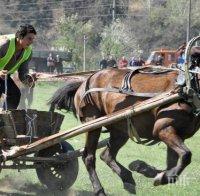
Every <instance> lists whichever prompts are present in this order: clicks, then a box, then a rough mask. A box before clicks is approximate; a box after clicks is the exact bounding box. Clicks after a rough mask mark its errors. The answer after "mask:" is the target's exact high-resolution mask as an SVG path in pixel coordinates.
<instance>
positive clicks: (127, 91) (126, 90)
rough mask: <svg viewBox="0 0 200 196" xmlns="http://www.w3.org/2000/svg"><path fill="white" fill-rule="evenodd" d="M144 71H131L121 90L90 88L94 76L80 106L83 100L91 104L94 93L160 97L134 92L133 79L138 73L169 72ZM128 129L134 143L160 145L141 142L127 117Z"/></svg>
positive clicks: (154, 94)
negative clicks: (91, 94)
mask: <svg viewBox="0 0 200 196" xmlns="http://www.w3.org/2000/svg"><path fill="white" fill-rule="evenodd" d="M143 69H144V67H142V68H140V67H139V68H137V69H135V70H129V71H128V72H127V73H126V74H125V76H124V78H123V80H122V85H121V87H120V88H116V87H109V88H90V87H89V80H90V78H91V77H92V76H93V75H94V74H92V75H91V76H90V77H89V78H88V79H87V81H86V90H85V93H84V94H83V96H82V97H81V100H80V104H81V102H82V101H83V100H85V101H86V103H87V102H88V103H91V101H92V99H91V98H90V96H89V95H90V93H93V92H112V93H121V94H125V95H130V96H136V97H147V98H152V97H154V96H156V95H159V94H160V93H137V92H134V90H133V89H132V87H131V79H132V77H133V76H134V75H135V74H137V73H144V74H159V73H163V72H168V71H169V70H164V71H162V72H160V71H144V70H143ZM127 127H128V135H129V138H130V139H131V140H133V141H134V142H136V143H138V144H146V145H153V144H155V143H158V141H152V140H148V139H145V140H141V138H140V137H139V135H138V133H137V131H136V129H135V127H134V125H133V123H132V120H131V119H130V118H129V117H127ZM135 139H136V140H135ZM147 143H148V144H147Z"/></svg>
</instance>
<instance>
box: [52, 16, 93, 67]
mask: <svg viewBox="0 0 200 196" xmlns="http://www.w3.org/2000/svg"><path fill="white" fill-rule="evenodd" d="M92 29H93V25H92V23H91V21H87V22H82V21H79V19H78V15H72V16H70V17H62V18H61V19H60V20H59V22H58V23H57V38H56V39H55V41H53V45H54V46H55V47H56V48H57V49H63V50H65V51H71V52H72V63H73V64H74V65H76V68H78V69H79V70H82V67H81V66H82V62H83V37H84V35H86V36H87V42H89V41H90V40H91V39H92V37H93V33H92ZM90 49H91V47H90V45H88V46H87V50H90ZM88 54H90V53H89V52H88Z"/></svg>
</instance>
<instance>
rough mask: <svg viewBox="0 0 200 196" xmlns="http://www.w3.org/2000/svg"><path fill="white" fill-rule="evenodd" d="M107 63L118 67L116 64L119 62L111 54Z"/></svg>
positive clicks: (109, 65)
mask: <svg viewBox="0 0 200 196" xmlns="http://www.w3.org/2000/svg"><path fill="white" fill-rule="evenodd" d="M107 63H108V67H116V65H117V62H116V60H115V59H114V58H113V56H112V55H110V56H109V59H108V61H107Z"/></svg>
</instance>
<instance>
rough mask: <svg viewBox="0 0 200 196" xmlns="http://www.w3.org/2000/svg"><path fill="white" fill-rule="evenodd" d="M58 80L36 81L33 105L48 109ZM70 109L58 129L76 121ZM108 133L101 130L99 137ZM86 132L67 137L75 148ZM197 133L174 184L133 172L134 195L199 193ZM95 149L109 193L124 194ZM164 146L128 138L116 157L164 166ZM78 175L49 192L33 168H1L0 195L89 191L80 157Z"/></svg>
mask: <svg viewBox="0 0 200 196" xmlns="http://www.w3.org/2000/svg"><path fill="white" fill-rule="evenodd" d="M61 85H63V84H61V83H49V84H45V83H39V84H37V86H36V89H35V92H34V103H33V105H32V108H35V109H38V110H48V106H47V105H46V102H47V100H48V99H49V98H50V97H51V95H52V94H53V92H54V91H55V89H56V88H58V86H61ZM79 124H80V122H78V121H77V120H76V119H75V118H74V116H73V115H72V114H71V113H67V114H65V120H64V123H63V125H62V129H61V130H67V129H68V128H71V127H74V126H76V125H79ZM107 136H108V135H106V134H102V137H101V138H105V137H107ZM84 139H85V135H81V136H78V137H75V138H72V139H70V140H68V141H69V142H70V143H71V144H72V145H73V146H74V147H75V149H78V148H81V147H83V145H84ZM199 140H200V134H199V133H198V134H196V135H195V136H194V137H193V138H191V139H189V140H187V142H186V144H187V145H188V147H189V148H190V149H191V151H192V153H193V157H192V163H191V164H190V165H189V166H188V167H187V168H186V169H185V170H184V172H183V173H182V175H181V177H180V179H179V181H178V182H177V183H176V184H172V185H165V186H158V187H154V186H153V179H149V178H146V177H144V176H142V175H140V174H138V173H133V176H134V179H135V181H136V184H137V195H140V196H146V195H149V196H151V195H152V196H155V195H157V196H161V195H162V196H165V195H166V196H169V195H170V196H171V195H175V196H178V195H181V196H188V195H190V196H191V195H199V193H200V186H199V182H200V156H199V151H200V142H199ZM100 152H101V150H98V152H97V172H98V175H99V178H100V180H101V182H102V185H103V186H104V188H105V191H106V193H107V194H108V195H113V196H127V195H130V194H129V193H127V192H126V191H125V190H124V189H123V186H122V182H121V181H120V179H119V178H118V177H117V175H115V174H114V173H113V172H112V171H111V170H110V168H108V167H107V166H106V165H105V164H104V163H103V162H102V161H101V160H100V158H99V153H100ZM165 157H166V147H165V145H164V144H160V145H155V146H152V147H146V146H142V145H138V144H135V143H133V142H132V141H128V143H127V144H126V145H125V146H124V147H123V148H122V149H121V151H120V152H119V155H118V161H119V162H120V163H122V164H123V165H124V166H126V167H127V166H128V164H129V163H130V162H132V161H133V160H137V159H139V160H143V161H145V162H147V163H148V164H150V165H153V166H155V167H157V168H160V169H163V168H165V159H166V158H165ZM79 166H80V170H79V175H78V178H77V180H76V182H75V183H74V185H73V186H72V187H71V189H70V190H69V191H68V192H55V193H52V192H48V191H47V190H46V189H45V188H44V187H43V186H42V185H41V184H40V182H39V181H38V179H37V176H36V173H35V171H34V170H23V171H21V172H20V173H19V172H18V171H15V170H2V172H1V177H0V195H18V196H22V195H41V196H42V195H46V196H47V195H48V196H50V195H73V196H78V195H80V196H87V195H89V196H90V195H93V194H92V187H91V183H90V180H89V177H88V174H87V172H86V169H85V167H84V165H83V163H82V160H81V159H79Z"/></svg>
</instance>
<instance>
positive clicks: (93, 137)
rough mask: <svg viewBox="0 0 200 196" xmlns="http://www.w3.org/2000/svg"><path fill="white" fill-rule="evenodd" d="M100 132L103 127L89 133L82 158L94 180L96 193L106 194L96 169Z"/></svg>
mask: <svg viewBox="0 0 200 196" xmlns="http://www.w3.org/2000/svg"><path fill="white" fill-rule="evenodd" d="M100 133H101V129H97V130H94V131H92V132H89V133H88V134H87V139H86V145H85V149H84V152H83V156H82V159H83V162H84V164H85V166H86V169H87V171H88V174H89V177H90V180H91V182H92V186H93V189H94V193H95V195H98V196H105V192H104V189H103V187H102V185H101V183H100V181H99V178H98V176H97V173H96V170H95V164H96V157H95V153H96V149H97V145H98V140H99V136H100Z"/></svg>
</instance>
